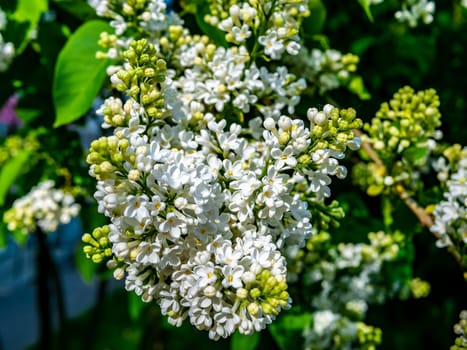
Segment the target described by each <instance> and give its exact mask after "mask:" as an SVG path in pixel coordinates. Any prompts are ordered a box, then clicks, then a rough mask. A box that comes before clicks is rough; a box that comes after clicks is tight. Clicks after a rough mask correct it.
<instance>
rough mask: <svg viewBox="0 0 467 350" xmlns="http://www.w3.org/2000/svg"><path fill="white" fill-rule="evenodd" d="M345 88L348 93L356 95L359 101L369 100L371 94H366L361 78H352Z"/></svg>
mask: <svg viewBox="0 0 467 350" xmlns="http://www.w3.org/2000/svg"><path fill="white" fill-rule="evenodd" d="M347 88H348V89H349V91H350V92H353V93H354V94H355V95H357V96H358V98H359V99H360V100H369V99H370V98H371V94H370V93H369V92H368V90H367V89H366V87H365V84H364V83H363V78H362V77H361V76H359V75H357V76H354V77H352V79H351V80H350V82H349V83H348V85H347Z"/></svg>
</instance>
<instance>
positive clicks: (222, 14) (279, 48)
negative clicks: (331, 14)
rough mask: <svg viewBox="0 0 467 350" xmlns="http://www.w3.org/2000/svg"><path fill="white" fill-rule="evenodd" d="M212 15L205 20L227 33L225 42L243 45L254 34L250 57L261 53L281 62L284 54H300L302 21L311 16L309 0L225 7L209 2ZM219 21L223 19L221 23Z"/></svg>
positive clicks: (245, 3)
mask: <svg viewBox="0 0 467 350" xmlns="http://www.w3.org/2000/svg"><path fill="white" fill-rule="evenodd" d="M208 3H209V6H210V9H211V12H213V13H217V14H219V17H218V16H213V15H207V16H206V21H207V22H208V23H210V24H212V25H213V26H217V27H218V28H219V29H221V30H223V31H225V32H227V34H226V36H225V37H226V40H227V41H228V42H231V43H235V44H244V43H245V42H246V40H247V39H248V38H250V37H252V36H254V35H257V37H256V38H255V40H257V41H256V43H257V44H259V45H261V49H259V46H258V45H255V46H254V47H253V48H252V50H251V54H252V55H253V56H255V55H256V54H258V53H259V51H261V52H262V53H264V55H266V56H267V57H269V58H271V59H273V60H278V59H280V58H282V56H283V55H284V53H287V54H289V55H296V54H298V52H299V50H300V48H301V43H300V38H299V36H298V33H299V29H300V24H301V21H302V20H303V18H305V17H307V16H308V15H309V13H310V11H309V9H308V2H307V1H302V0H298V1H254V2H253V1H228V2H227V4H222V5H223V6H220V3H219V2H217V1H208ZM219 18H222V19H221V20H220V19H219Z"/></svg>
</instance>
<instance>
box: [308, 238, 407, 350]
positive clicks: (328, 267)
mask: <svg viewBox="0 0 467 350" xmlns="http://www.w3.org/2000/svg"><path fill="white" fill-rule="evenodd" d="M368 237H369V240H370V244H364V243H359V244H352V243H340V244H339V245H338V246H337V247H330V248H329V249H328V248H326V253H325V254H328V257H327V258H323V257H322V254H317V253H318V251H319V250H320V249H321V248H320V247H321V246H322V245H325V244H326V242H328V241H329V239H330V236H329V234H327V233H325V232H320V233H319V234H317V235H314V236H312V238H311V239H310V241H309V242H308V243H307V247H308V248H309V250H310V258H311V259H312V260H314V263H313V265H312V266H311V267H308V268H305V270H304V271H303V272H302V274H304V278H303V281H304V283H305V285H307V286H311V285H319V287H320V291H319V293H316V294H315V295H313V296H312V297H311V304H312V307H313V308H314V309H315V310H317V311H315V312H314V313H313V322H312V324H311V325H310V326H309V327H307V328H306V329H305V330H304V333H303V336H304V342H305V349H313V350H319V349H330V348H332V349H350V348H353V347H351V346H352V345H355V344H358V343H359V344H360V346H359V347H357V348H366V346H370V345H373V346H374V345H377V344H378V343H380V342H381V330H380V329H378V328H375V327H372V326H369V325H366V324H365V323H363V320H364V318H365V315H366V313H367V309H368V306H369V304H371V303H378V304H379V303H383V302H384V301H385V300H386V298H387V297H388V296H389V295H393V294H394V293H396V292H398V289H400V288H401V287H402V286H401V285H399V286H386V284H387V283H386V282H385V281H384V277H382V268H383V265H384V264H386V263H388V262H391V261H395V260H396V259H397V258H398V254H399V250H400V244H401V240H402V239H403V236H402V235H400V234H393V235H389V234H385V233H383V232H376V233H370V234H369V235H368ZM313 256H314V257H313ZM302 260H305V261H306V260H310V259H307V258H305V259H302ZM398 283H400V281H398Z"/></svg>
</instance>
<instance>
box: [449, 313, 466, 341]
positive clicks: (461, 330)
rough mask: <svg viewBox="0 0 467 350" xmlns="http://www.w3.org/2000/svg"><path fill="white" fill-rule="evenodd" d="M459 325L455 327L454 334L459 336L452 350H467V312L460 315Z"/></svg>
mask: <svg viewBox="0 0 467 350" xmlns="http://www.w3.org/2000/svg"><path fill="white" fill-rule="evenodd" d="M459 318H460V320H459V323H456V324H455V325H454V333H456V334H457V335H458V337H457V338H456V340H455V342H454V345H453V346H451V348H450V350H465V349H467V310H463V311H461V313H460V315H459Z"/></svg>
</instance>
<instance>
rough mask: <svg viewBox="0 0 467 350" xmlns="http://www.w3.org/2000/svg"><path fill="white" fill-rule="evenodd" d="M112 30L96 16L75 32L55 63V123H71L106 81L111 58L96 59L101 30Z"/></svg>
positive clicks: (89, 105) (87, 107)
mask: <svg viewBox="0 0 467 350" xmlns="http://www.w3.org/2000/svg"><path fill="white" fill-rule="evenodd" d="M105 31H107V32H109V31H111V27H110V25H109V24H108V23H107V22H104V21H100V20H93V21H89V22H86V23H85V24H83V25H82V26H81V27H80V28H78V30H76V32H75V33H73V34H72V35H71V36H70V38H69V39H68V41H67V43H66V44H65V46H64V48H63V49H62V51H61V52H60V54H59V56H58V60H57V65H56V67H55V75H54V81H53V91H52V93H53V100H54V107H55V113H56V119H55V124H54V126H55V127H57V126H61V125H64V124H68V123H71V122H73V121H75V120H77V119H79V118H80V117H81V116H83V115H84V114H85V113H86V111H87V110H89V108H90V107H91V106H92V103H93V101H94V99H95V98H96V96H97V94H98V92H99V90H100V89H101V87H102V84H103V82H104V81H105V79H106V78H107V74H106V68H107V67H108V65H109V64H110V60H105V59H99V60H98V59H97V58H96V52H97V51H99V50H100V46H99V45H98V44H97V42H98V40H99V35H100V33H101V32H105Z"/></svg>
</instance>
